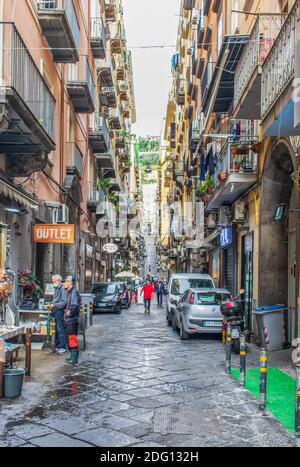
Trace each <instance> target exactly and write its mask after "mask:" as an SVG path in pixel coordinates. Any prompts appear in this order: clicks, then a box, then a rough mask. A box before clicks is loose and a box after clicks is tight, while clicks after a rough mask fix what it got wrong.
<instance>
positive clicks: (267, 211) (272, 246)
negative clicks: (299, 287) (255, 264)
mask: <svg viewBox="0 0 300 467" xmlns="http://www.w3.org/2000/svg"><path fill="white" fill-rule="evenodd" d="M293 172H294V166H293V159H292V151H291V150H290V148H289V146H288V145H287V143H286V142H285V141H282V142H280V143H279V144H277V145H276V146H274V147H273V149H272V150H271V151H270V153H269V155H268V157H267V160H266V165H265V170H264V175H263V182H262V192H261V207H260V252H259V305H260V306H274V305H283V306H289V308H290V312H289V318H290V319H289V322H288V323H286V326H287V328H288V330H289V336H290V337H292V336H293V335H294V333H295V322H293V316H295V313H294V311H293V310H294V308H295V281H296V278H295V274H296V269H295V260H296V230H294V229H296V224H295V222H296V218H295V214H293V213H292V212H291V211H292V208H293V204H294V200H295V188H294V184H293V180H292V174H293ZM279 205H284V206H285V216H283V218H282V219H281V220H279V221H275V217H274V216H275V212H276V209H277V207H278V206H279ZM294 321H295V319H294Z"/></svg>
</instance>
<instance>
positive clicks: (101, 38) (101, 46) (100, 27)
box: [90, 17, 106, 59]
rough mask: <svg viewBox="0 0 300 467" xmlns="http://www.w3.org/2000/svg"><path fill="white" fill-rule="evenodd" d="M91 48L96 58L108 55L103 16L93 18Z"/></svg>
mask: <svg viewBox="0 0 300 467" xmlns="http://www.w3.org/2000/svg"><path fill="white" fill-rule="evenodd" d="M90 40H91V48H92V51H93V55H94V58H95V59H104V58H105V55H106V34H105V27H104V24H103V20H102V18H101V17H100V18H91V39H90Z"/></svg>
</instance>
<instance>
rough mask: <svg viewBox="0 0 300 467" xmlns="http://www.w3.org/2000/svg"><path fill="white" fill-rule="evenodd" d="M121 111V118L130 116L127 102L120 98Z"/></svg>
mask: <svg viewBox="0 0 300 467" xmlns="http://www.w3.org/2000/svg"><path fill="white" fill-rule="evenodd" d="M121 113H122V116H123V118H130V108H129V104H128V102H126V101H124V100H122V101H121Z"/></svg>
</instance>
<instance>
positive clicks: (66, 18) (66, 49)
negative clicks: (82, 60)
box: [37, 0, 80, 63]
mask: <svg viewBox="0 0 300 467" xmlns="http://www.w3.org/2000/svg"><path fill="white" fill-rule="evenodd" d="M37 6H38V19H39V22H40V25H41V28H42V31H43V35H44V36H45V37H46V39H47V42H48V44H49V46H50V48H51V51H52V55H53V60H54V61H55V62H57V63H76V62H78V60H79V49H80V27H79V23H78V19H77V15H76V11H75V8H74V4H73V0H38V2H37Z"/></svg>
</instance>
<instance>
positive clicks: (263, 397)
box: [259, 349, 268, 415]
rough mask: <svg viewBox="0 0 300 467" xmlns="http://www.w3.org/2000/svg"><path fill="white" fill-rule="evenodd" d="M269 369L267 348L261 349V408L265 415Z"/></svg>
mask: <svg viewBox="0 0 300 467" xmlns="http://www.w3.org/2000/svg"><path fill="white" fill-rule="evenodd" d="M267 371H268V356H267V351H266V349H261V351H260V388H259V393H260V395H259V410H260V412H262V414H263V415H266V411H267Z"/></svg>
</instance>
